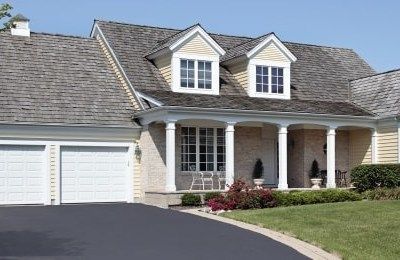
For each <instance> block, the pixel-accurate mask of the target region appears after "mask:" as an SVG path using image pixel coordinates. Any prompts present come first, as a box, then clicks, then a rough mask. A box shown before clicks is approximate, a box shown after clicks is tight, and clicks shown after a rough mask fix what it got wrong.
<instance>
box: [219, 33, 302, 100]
mask: <svg viewBox="0 0 400 260" xmlns="http://www.w3.org/2000/svg"><path fill="white" fill-rule="evenodd" d="M295 61H296V57H295V56H294V55H293V54H292V53H291V52H290V51H289V50H288V49H287V48H286V47H285V45H283V43H282V42H281V41H280V40H279V39H278V38H277V37H276V36H275V34H274V33H270V34H267V35H264V36H261V37H259V38H256V39H253V40H250V41H248V42H245V43H243V44H241V45H238V46H236V47H234V48H232V49H230V50H229V51H228V52H227V53H226V55H225V56H224V57H223V60H222V64H223V65H224V66H226V67H227V68H228V69H229V71H230V72H231V73H232V75H233V76H234V77H235V78H236V79H237V80H238V81H239V83H240V84H241V85H242V86H243V87H244V88H245V90H246V91H247V93H248V95H249V96H251V97H261V98H276V99H290V65H291V63H292V62H295Z"/></svg>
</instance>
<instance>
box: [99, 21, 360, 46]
mask: <svg viewBox="0 0 400 260" xmlns="http://www.w3.org/2000/svg"><path fill="white" fill-rule="evenodd" d="M94 21H95V22H96V21H98V22H106V23H114V24H120V25H126V26H134V27H143V28H154V29H161V30H170V31H178V32H177V33H179V31H183V30H186V29H187V28H189V27H187V28H186V29H179V28H171V27H161V26H153V25H143V24H133V23H127V22H118V21H110V20H100V19H94ZM196 24H199V23H196ZM200 26H201V25H200ZM203 29H204V28H203ZM207 33H208V34H210V35H212V36H214V35H215V36H224V37H231V38H237V39H243V38H246V39H249V40H254V39H258V38H260V37H263V36H265V35H267V34H268V33H267V34H263V35H261V36H257V37H252V36H243V35H231V34H226V33H213V32H209V31H207ZM270 33H274V32H273V31H272V32H270ZM274 34H275V33H274ZM282 43H289V44H298V45H307V46H311V47H320V48H330V49H344V50H351V51H354V50H353V49H352V48H346V47H336V46H327V45H320V44H312V43H301V42H292V41H282ZM241 44H242V43H241ZM237 46H238V45H237ZM235 47H236V46H235Z"/></svg>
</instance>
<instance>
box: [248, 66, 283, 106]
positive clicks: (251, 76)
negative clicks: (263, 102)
mask: <svg viewBox="0 0 400 260" xmlns="http://www.w3.org/2000/svg"><path fill="white" fill-rule="evenodd" d="M257 66H266V67H268V71H269V75H268V79H269V84H268V85H269V90H270V91H271V79H272V73H271V67H278V68H283V93H282V94H279V93H270V92H269V93H260V92H257V91H256V67H257ZM247 73H248V74H247V76H248V82H249V83H248V84H249V86H248V95H249V96H250V97H259V98H274V99H290V62H277V61H266V60H258V59H251V60H250V61H249V63H248V65H247Z"/></svg>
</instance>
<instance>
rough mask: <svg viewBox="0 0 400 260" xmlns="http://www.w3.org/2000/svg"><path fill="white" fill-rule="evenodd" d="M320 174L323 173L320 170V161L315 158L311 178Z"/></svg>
mask: <svg viewBox="0 0 400 260" xmlns="http://www.w3.org/2000/svg"><path fill="white" fill-rule="evenodd" d="M320 175H321V173H320V171H319V165H318V162H317V160H315V159H314V161H313V162H312V164H311V170H310V178H311V179H315V178H319V177H320Z"/></svg>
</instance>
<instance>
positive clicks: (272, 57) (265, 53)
mask: <svg viewBox="0 0 400 260" xmlns="http://www.w3.org/2000/svg"><path fill="white" fill-rule="evenodd" d="M254 58H255V59H260V60H269V61H281V62H290V60H289V59H288V58H287V57H286V56H285V55H284V54H283V53H282V52H281V51H280V50H279V49H278V47H276V45H275V44H274V43H271V44H269V45H268V46H266V47H265V48H264V49H263V50H261V51H260V52H259V53H258V54H257V55H256V56H255V57H254Z"/></svg>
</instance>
